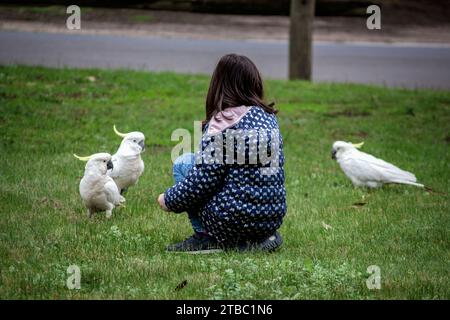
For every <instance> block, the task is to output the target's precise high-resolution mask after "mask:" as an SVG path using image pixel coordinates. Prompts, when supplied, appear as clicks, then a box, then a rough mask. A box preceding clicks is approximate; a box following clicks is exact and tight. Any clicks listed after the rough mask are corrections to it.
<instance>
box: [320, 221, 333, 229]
mask: <svg viewBox="0 0 450 320" xmlns="http://www.w3.org/2000/svg"><path fill="white" fill-rule="evenodd" d="M322 227H324V228H325V230H327V231H328V230H330V229H333V227H332V226H330V225H329V224H326V223H325V222H323V221H322Z"/></svg>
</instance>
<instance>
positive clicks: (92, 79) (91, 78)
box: [86, 76, 97, 82]
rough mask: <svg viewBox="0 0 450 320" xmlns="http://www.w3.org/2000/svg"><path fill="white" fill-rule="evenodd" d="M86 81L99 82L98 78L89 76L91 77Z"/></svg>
mask: <svg viewBox="0 0 450 320" xmlns="http://www.w3.org/2000/svg"><path fill="white" fill-rule="evenodd" d="M86 79H88V80H89V81H90V82H95V81H97V78H96V77H94V76H89V77H87V78H86Z"/></svg>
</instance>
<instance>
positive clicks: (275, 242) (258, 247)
mask: <svg viewBox="0 0 450 320" xmlns="http://www.w3.org/2000/svg"><path fill="white" fill-rule="evenodd" d="M282 244H283V238H282V237H281V234H280V233H279V232H278V231H275V233H274V234H273V235H271V236H270V237H268V238H267V239H265V240H263V241H261V242H245V243H242V244H239V245H237V246H235V247H231V248H229V249H231V250H237V251H264V252H273V251H275V250H277V249H278V248H279V247H280V246H281V245H282Z"/></svg>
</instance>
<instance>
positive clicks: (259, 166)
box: [158, 54, 286, 253]
mask: <svg viewBox="0 0 450 320" xmlns="http://www.w3.org/2000/svg"><path fill="white" fill-rule="evenodd" d="M276 112H277V111H276V109H274V107H273V105H270V104H267V103H265V102H264V101H263V83H262V80H261V76H260V74H259V71H258V70H257V68H256V66H255V65H254V64H253V62H252V61H251V60H250V59H248V58H247V57H244V56H239V55H235V54H229V55H226V56H224V57H222V58H221V59H220V61H219V63H218V64H217V67H216V69H215V71H214V73H213V75H212V78H211V83H210V87H209V90H208V95H207V98H206V120H205V122H204V126H203V136H202V142H201V148H200V150H199V152H197V153H196V154H195V155H194V154H184V155H182V156H180V157H179V158H178V159H177V160H176V161H175V162H174V167H173V173H174V178H175V182H176V184H175V185H174V186H173V187H171V188H169V189H167V190H166V192H165V193H164V194H161V195H160V196H159V197H158V203H159V205H160V206H161V208H163V209H164V210H166V211H170V212H176V213H180V212H187V214H188V217H189V219H190V222H191V224H192V228H193V230H194V234H193V235H192V236H191V237H189V238H188V239H186V240H184V241H182V242H180V243H176V244H173V245H169V246H168V247H167V250H168V251H183V252H192V253H199V252H204V253H206V252H214V251H218V250H223V249H236V250H263V251H273V250H275V249H277V248H278V247H279V246H280V245H281V243H282V238H281V235H280V234H279V232H278V231H277V230H278V229H279V227H280V226H281V224H282V221H283V217H284V215H285V214H286V191H285V187H284V180H285V179H284V169H283V164H284V154H283V145H282V137H281V134H280V132H279V127H278V122H277V119H276V116H275V114H276Z"/></svg>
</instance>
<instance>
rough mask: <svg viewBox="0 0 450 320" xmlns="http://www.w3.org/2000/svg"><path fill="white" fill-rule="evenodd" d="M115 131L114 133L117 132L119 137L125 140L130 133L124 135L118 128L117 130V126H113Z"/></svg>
mask: <svg viewBox="0 0 450 320" xmlns="http://www.w3.org/2000/svg"><path fill="white" fill-rule="evenodd" d="M113 129H114V132H115V133H116V134H117V135H118V136H119V137H122V138H125V137H126V136H127V134H128V133H122V132H119V131H118V130H117V128H116V125H114V126H113Z"/></svg>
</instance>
